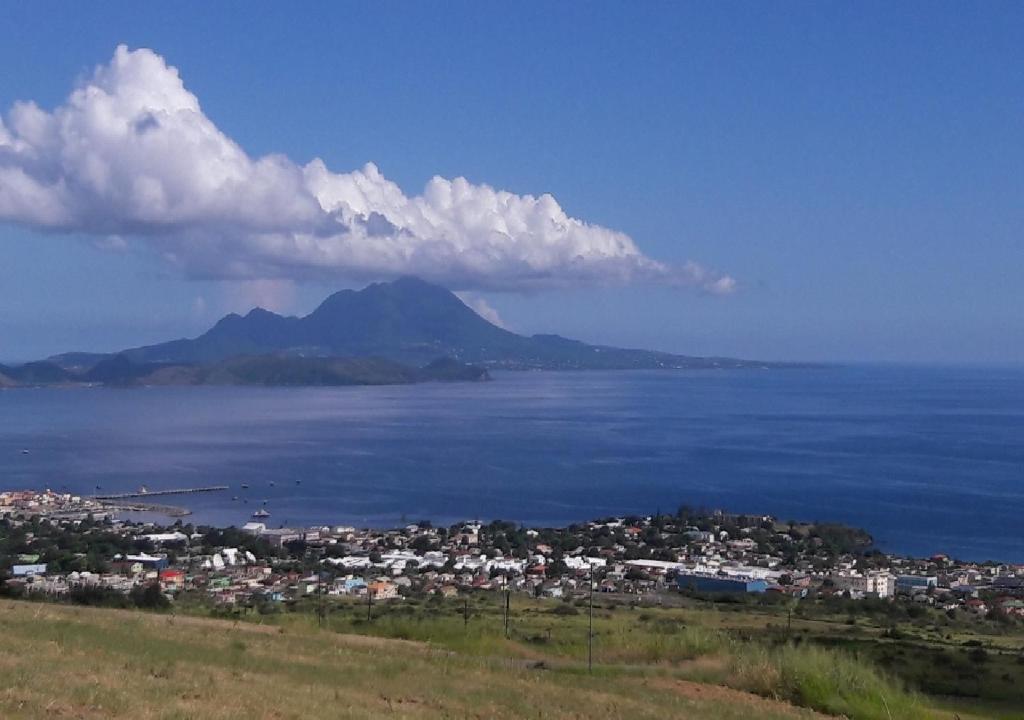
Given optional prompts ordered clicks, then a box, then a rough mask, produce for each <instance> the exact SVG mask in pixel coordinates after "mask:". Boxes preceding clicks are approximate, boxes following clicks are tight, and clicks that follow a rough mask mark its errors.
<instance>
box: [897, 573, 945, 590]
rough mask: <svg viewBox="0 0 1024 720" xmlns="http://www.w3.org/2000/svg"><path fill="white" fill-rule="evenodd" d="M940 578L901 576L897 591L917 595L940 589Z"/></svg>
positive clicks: (933, 576) (932, 576) (898, 580)
mask: <svg viewBox="0 0 1024 720" xmlns="http://www.w3.org/2000/svg"><path fill="white" fill-rule="evenodd" d="M938 585H939V578H938V577H937V576H935V575H900V576H899V577H897V578H896V589H897V590H898V591H900V592H904V593H916V592H923V591H925V590H928V588H934V587H938Z"/></svg>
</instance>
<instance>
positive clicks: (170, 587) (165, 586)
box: [160, 569, 185, 592]
mask: <svg viewBox="0 0 1024 720" xmlns="http://www.w3.org/2000/svg"><path fill="white" fill-rule="evenodd" d="M160 589H161V590H163V591H164V592H178V591H180V590H184V589H185V573H184V572H183V571H182V570H173V569H168V570H161V571H160Z"/></svg>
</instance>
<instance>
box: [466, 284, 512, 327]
mask: <svg viewBox="0 0 1024 720" xmlns="http://www.w3.org/2000/svg"><path fill="white" fill-rule="evenodd" d="M456 295H458V296H459V300H461V301H462V302H463V303H464V304H465V305H466V307H468V308H469V309H470V310H472V311H473V312H475V313H476V314H477V315H479V316H480V317H482V318H483V319H484V320H486V321H487V322H489V323H491V324H492V325H497V326H498V327H500V328H504V329H506V330H508V327H507V326H506V325H505V321H504V320H502V319H501V315H500V314H499V313H498V311H497V309H495V307H494V306H493V305H491V304H490V303H489V302H487V299H486V298H483V297H480V296H479V295H477V294H476V293H471V292H465V291H463V292H459V293H456Z"/></svg>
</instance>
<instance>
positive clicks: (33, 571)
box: [11, 563, 46, 577]
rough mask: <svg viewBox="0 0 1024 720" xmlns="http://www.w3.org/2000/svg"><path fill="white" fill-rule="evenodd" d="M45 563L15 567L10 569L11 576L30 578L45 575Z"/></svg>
mask: <svg viewBox="0 0 1024 720" xmlns="http://www.w3.org/2000/svg"><path fill="white" fill-rule="evenodd" d="M45 574H46V563H42V564H34V565H15V566H13V567H12V568H11V575H13V576H14V577H30V576H33V575H45Z"/></svg>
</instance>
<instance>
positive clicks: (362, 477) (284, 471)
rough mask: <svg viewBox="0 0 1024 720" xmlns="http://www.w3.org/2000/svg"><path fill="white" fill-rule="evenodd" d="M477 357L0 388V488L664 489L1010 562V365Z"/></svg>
mask: <svg viewBox="0 0 1024 720" xmlns="http://www.w3.org/2000/svg"><path fill="white" fill-rule="evenodd" d="M494 376H495V380H494V381H493V382H489V383H466V384H424V385H408V386H389V387H351V388H243V387H225V388H217V387H183V388H167V387H164V388H140V389H111V388H45V389H44V388H39V389H14V390H5V391H0V487H2V488H5V489H16V488H34V489H43V488H46V487H49V488H52V489H54V490H60V489H62V488H67V489H69V490H71V491H73V492H76V493H83V494H92V493H93V492H95V487H96V486H97V485H100V486H102V488H103V492H104V493H115V492H125V491H134V490H136V489H137V488H138V487H139V486H140V485H145V486H147V487H148V488H149V489H150V490H159V489H166V488H172V487H189V486H202V485H214V484H226V485H230V486H231V490H229V491H227V492H222V493H210V494H203V495H190V496H177V497H168V498H163V499H162V501H163V502H166V503H169V504H170V503H173V504H177V505H184V506H186V507H189V508H190V509H191V510H192V511H193V512H194V515H193V516H191V517H190V518H189V520H190V521H192V522H207V523H216V524H224V525H227V524H235V525H241V524H242V523H244V522H246V521H248V520H249V516H250V514H251V513H252V512H253V511H254V510H255V509H257V508H258V507H261V506H263V504H264V501H265V502H266V508H267V509H268V510H269V511H270V512H271V518H270V519H269V520H268V524H270V525H273V526H277V525H282V524H286V525H310V524H327V523H330V524H355V525H360V526H363V525H367V526H376V527H381V526H394V525H398V524H401V523H403V522H406V521H414V520H421V519H430V520H432V521H434V522H443V523H448V522H454V521H457V520H463V519H469V518H481V519H493V518H502V519H507V520H515V521H519V522H523V523H527V524H539V525H561V524H565V523H568V522H572V521H578V520H587V519H591V518H595V517H599V516H607V515H621V514H627V513H637V514H641V513H643V514H647V513H652V512H655V511H657V510H662V511H665V512H670V511H674V510H675V509H676V508H677V507H678V506H679V505H680V504H684V503H685V504H688V505H691V506H703V507H707V508H721V509H725V510H730V511H736V512H748V513H770V514H773V515H776V516H777V517H779V518H781V519H783V520H786V519H797V520H827V521H836V522H845V523H848V524H851V525H856V526H859V527H863V528H865V529H867V530H869V531H870V532H871V533H872V534H873V535H874V536H875V538H876V541H877V543H878V545H879V546H880V547H881V548H882V549H884V550H887V551H891V552H898V553H906V554H915V555H930V554H933V553H937V552H943V553H947V554H950V555H953V556H956V557H959V558H963V559H975V560H983V559H998V560H1003V561H1011V562H1024V370H1022V369H1020V368H1004V369H999V368H937V367H902V366H901V367H882V366H847V367H828V368H821V369H785V370H781V369H773V370H735V371H694V372H686V371H638V372H631V371H630V372H626V371H619V372H596V371H590V372H499V373H495V374H494ZM23 449H25V450H28V451H29V452H28V454H24V453H23V452H22V450H23ZM243 483H244V484H248V485H249V489H248V490H243V489H241V485H242V484H243ZM233 496H238V497H239V499H238V500H232V497H233Z"/></svg>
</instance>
